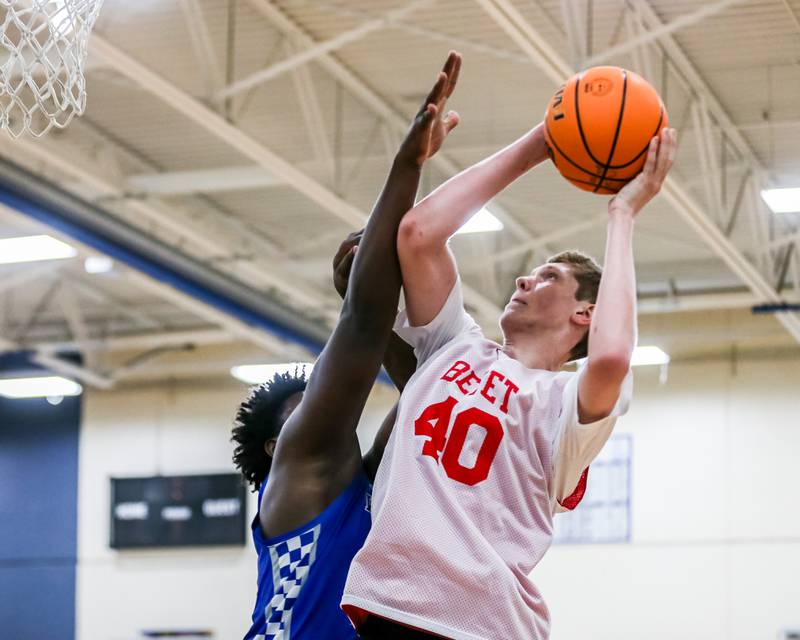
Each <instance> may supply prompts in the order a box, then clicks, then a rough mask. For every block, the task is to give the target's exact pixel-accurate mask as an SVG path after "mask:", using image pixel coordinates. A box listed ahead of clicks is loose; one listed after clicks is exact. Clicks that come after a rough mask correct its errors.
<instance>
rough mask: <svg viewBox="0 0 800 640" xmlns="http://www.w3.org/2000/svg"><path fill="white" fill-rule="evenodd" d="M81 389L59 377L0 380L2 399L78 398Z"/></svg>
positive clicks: (77, 385)
mask: <svg viewBox="0 0 800 640" xmlns="http://www.w3.org/2000/svg"><path fill="white" fill-rule="evenodd" d="M82 391H83V387H82V386H81V385H79V384H78V383H77V382H73V381H72V380H67V378H62V377H61V376H40V377H36V378H0V396H3V397H4V398H48V397H54V396H78V395H80V394H81V392H82Z"/></svg>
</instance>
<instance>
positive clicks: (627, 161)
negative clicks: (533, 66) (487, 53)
mask: <svg viewBox="0 0 800 640" xmlns="http://www.w3.org/2000/svg"><path fill="white" fill-rule="evenodd" d="M544 121H545V142H546V143H547V149H548V153H549V154H550V159H551V160H552V161H553V163H554V164H555V165H556V168H557V169H558V171H559V173H561V175H562V176H564V177H565V178H566V179H567V180H569V181H570V182H571V183H572V184H574V185H575V186H576V187H578V188H579V189H583V190H584V191H591V192H593V193H600V194H612V193H616V192H617V191H619V190H620V189H621V188H622V187H623V186H625V184H626V183H627V182H629V181H631V180H633V178H635V177H636V175H637V174H638V173H639V172H640V171H641V170H642V167H643V166H644V161H645V159H646V158H647V149H648V146H649V144H650V140H651V139H652V138H653V137H654V136H656V135H658V134H659V133H660V131H661V130H662V129H663V128H664V127H666V126H667V125H668V123H669V121H668V119H667V111H666V109H665V108H664V104H663V103H662V102H661V98H660V97H659V95H658V93H657V92H656V90H655V89H654V88H653V87H652V86H651V85H650V84H649V83H648V82H647V81H646V80H645V79H644V78H642V77H641V76H639V75H637V74H635V73H634V72H633V71H628V70H626V69H620V68H619V67H593V68H591V69H589V70H588V71H583V72H581V73H578V74H576V75H574V76H573V77H572V78H570V79H569V80H568V81H567V83H566V84H565V85H564V86H563V87H561V88H560V89H559V90H558V91H556V93H555V95H554V96H553V99H552V100H551V101H550V104H549V105H548V107H547V112H546V113H545V120H544Z"/></svg>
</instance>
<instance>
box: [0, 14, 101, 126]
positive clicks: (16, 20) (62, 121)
mask: <svg viewBox="0 0 800 640" xmlns="http://www.w3.org/2000/svg"><path fill="white" fill-rule="evenodd" d="M102 4H103V0H0V20H2V34H0V127H1V128H3V129H5V130H6V131H8V133H9V134H10V135H11V137H13V138H18V137H19V136H21V135H23V134H25V133H30V134H32V135H34V136H37V137H38V136H41V135H44V134H45V133H47V131H49V130H50V128H51V127H57V128H59V129H63V128H64V127H66V126H67V125H68V124H69V122H70V120H72V118H73V117H74V116H75V115H76V114H77V115H81V114H82V113H83V110H84V109H85V108H86V81H85V79H84V77H83V68H84V65H85V63H86V44H87V42H88V40H89V34H90V33H91V32H92V27H93V26H94V23H95V20H97V14H98V13H99V12H100V7H101V6H102Z"/></svg>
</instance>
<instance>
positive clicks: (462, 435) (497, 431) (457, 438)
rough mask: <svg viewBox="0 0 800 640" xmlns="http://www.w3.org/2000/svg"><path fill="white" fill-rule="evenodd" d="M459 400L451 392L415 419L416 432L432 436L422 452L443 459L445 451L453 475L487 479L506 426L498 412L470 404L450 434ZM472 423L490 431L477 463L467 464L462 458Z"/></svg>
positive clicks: (470, 480)
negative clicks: (497, 415) (447, 396)
mask: <svg viewBox="0 0 800 640" xmlns="http://www.w3.org/2000/svg"><path fill="white" fill-rule="evenodd" d="M457 403H458V401H457V400H456V399H455V398H453V397H452V396H451V397H449V398H447V400H443V401H442V402H437V403H435V404H432V405H430V406H428V407H427V408H426V409H425V410H424V411H423V412H422V413H421V414H420V416H419V418H417V419H416V420H415V421H414V434H415V435H418V436H423V437H425V438H428V440H427V441H426V442H425V444H424V445H423V446H422V455H424V456H430V457H431V458H433V459H434V460H436V462H439V461H440V460H439V454H440V453H441V465H442V467H443V468H444V471H445V473H446V474H447V476H448V477H449V478H452V479H453V480H457V481H458V482H463V483H464V484H468V485H475V484H478V483H479V482H483V481H484V480H486V478H487V477H488V475H489V467H491V466H492V461H493V460H494V456H495V454H496V453H497V448H498V447H499V446H500V441H501V440H502V439H503V435H504V434H503V426H502V425H501V424H500V420H499V419H498V418H497V417H496V416H493V415H492V414H490V413H486V412H485V411H482V410H481V409H478V408H477V407H470V408H469V409H465V410H464V411H461V412H460V413H458V414H457V415H456V419H455V422H454V423H453V428H452V429H451V430H450V435H449V437H448V435H447V427H448V426H449V425H450V418H451V417H452V415H453V409H454V407H455V406H456V404H457ZM472 426H476V427H480V428H482V429H483V430H484V431H485V432H486V433H485V436H484V438H483V443H482V444H481V448H480V450H479V451H478V455H477V456H476V457H475V464H474V465H473V466H471V467H465V466H464V465H463V464H461V462H460V461H459V457H460V456H461V450H462V449H463V447H464V442H465V441H466V439H467V434H468V433H469V429H470V427H472Z"/></svg>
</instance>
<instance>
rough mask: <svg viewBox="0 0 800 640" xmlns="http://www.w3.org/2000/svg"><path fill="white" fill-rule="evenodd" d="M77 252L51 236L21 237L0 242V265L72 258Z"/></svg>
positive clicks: (4, 239)
mask: <svg viewBox="0 0 800 640" xmlns="http://www.w3.org/2000/svg"><path fill="white" fill-rule="evenodd" d="M77 253H78V252H77V251H75V249H74V248H73V247H71V246H70V245H68V244H67V243H66V242H61V240H56V239H55V238H53V237H51V236H23V237H19V238H3V239H2V240H0V264H11V263H12V262H36V261H37V260H60V259H63V258H72V257H74V256H75V255H76V254H77Z"/></svg>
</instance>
